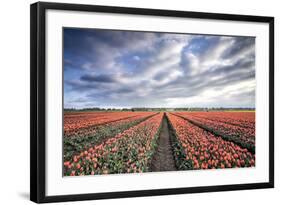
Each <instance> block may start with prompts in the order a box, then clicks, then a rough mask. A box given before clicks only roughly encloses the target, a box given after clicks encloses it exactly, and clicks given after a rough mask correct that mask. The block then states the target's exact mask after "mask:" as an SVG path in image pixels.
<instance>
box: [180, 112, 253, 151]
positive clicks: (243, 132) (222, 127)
mask: <svg viewBox="0 0 281 205" xmlns="http://www.w3.org/2000/svg"><path fill="white" fill-rule="evenodd" d="M176 115H179V116H181V117H184V118H185V119H187V120H190V121H191V122H193V123H195V124H197V125H200V126H202V127H204V128H206V129H207V130H210V131H213V132H215V133H216V134H218V135H220V136H224V137H225V138H228V139H229V140H230V141H233V142H235V143H237V144H239V145H241V146H243V147H245V148H248V149H250V150H251V151H252V152H253V153H254V147H255V129H250V128H244V127H241V126H236V125H231V124H227V123H224V122H219V121H212V120H209V119H204V118H199V117H195V116H193V115H192V114H190V113H188V112H180V113H176Z"/></svg>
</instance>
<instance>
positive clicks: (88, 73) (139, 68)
mask: <svg viewBox="0 0 281 205" xmlns="http://www.w3.org/2000/svg"><path fill="white" fill-rule="evenodd" d="M255 85H256V83H255V38H253V37H226V36H210V35H188V34H169V33H150V32H131V31H112V30H96V29H73V28H65V29H64V107H65V108H85V107H105V108H108V107H115V108H123V107H128V108H130V107H255Z"/></svg>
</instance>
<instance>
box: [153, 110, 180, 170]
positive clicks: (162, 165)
mask: <svg viewBox="0 0 281 205" xmlns="http://www.w3.org/2000/svg"><path fill="white" fill-rule="evenodd" d="M169 133H170V132H169V127H168V121H167V117H166V115H164V117H163V121H162V129H161V131H160V135H159V138H158V146H157V148H156V152H155V154H154V156H153V158H152V162H151V171H153V172H157V171H158V172H159V171H175V170H177V169H176V166H175V159H174V156H173V147H172V143H171V137H170V134H169Z"/></svg>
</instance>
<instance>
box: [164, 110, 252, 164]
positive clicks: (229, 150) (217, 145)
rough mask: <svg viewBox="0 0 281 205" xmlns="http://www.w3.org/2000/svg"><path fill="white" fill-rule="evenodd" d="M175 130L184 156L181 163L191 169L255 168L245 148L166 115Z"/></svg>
mask: <svg viewBox="0 0 281 205" xmlns="http://www.w3.org/2000/svg"><path fill="white" fill-rule="evenodd" d="M167 115H168V119H169V122H170V123H171V125H172V126H173V128H174V131H175V133H176V137H177V140H178V141H179V143H180V145H181V148H182V152H183V155H185V158H182V157H181V161H180V162H178V163H179V165H178V166H179V167H181V164H182V163H188V164H189V166H188V168H189V169H214V168H232V167H251V166H254V165H255V155H254V154H252V153H251V152H249V151H248V150H247V149H246V148H241V147H240V146H238V145H236V144H235V143H233V142H230V141H226V140H223V139H222V138H221V137H219V136H215V135H213V134H212V133H210V132H208V131H206V130H204V129H202V128H200V127H198V126H196V125H194V124H192V123H190V122H189V121H187V120H185V119H184V118H182V117H179V116H177V115H174V114H171V113H169V114H167Z"/></svg>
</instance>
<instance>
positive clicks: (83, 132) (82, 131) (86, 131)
mask: <svg viewBox="0 0 281 205" xmlns="http://www.w3.org/2000/svg"><path fill="white" fill-rule="evenodd" d="M123 114H124V113H123ZM155 114H156V113H153V112H147V113H137V114H136V115H135V116H130V114H128V116H127V117H125V118H122V119H118V120H111V121H107V122H104V123H103V124H99V123H98V122H96V121H98V119H92V120H93V121H92V126H88V127H80V128H78V127H79V125H77V128H76V129H71V130H68V131H65V132H64V137H87V136H92V135H94V134H95V133H96V131H97V130H99V129H106V127H119V126H120V125H122V124H127V123H130V122H134V121H137V120H141V119H144V118H147V117H149V116H152V115H155ZM104 115H105V116H106V114H104ZM107 118H108V117H107ZM77 123H79V122H77Z"/></svg>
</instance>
